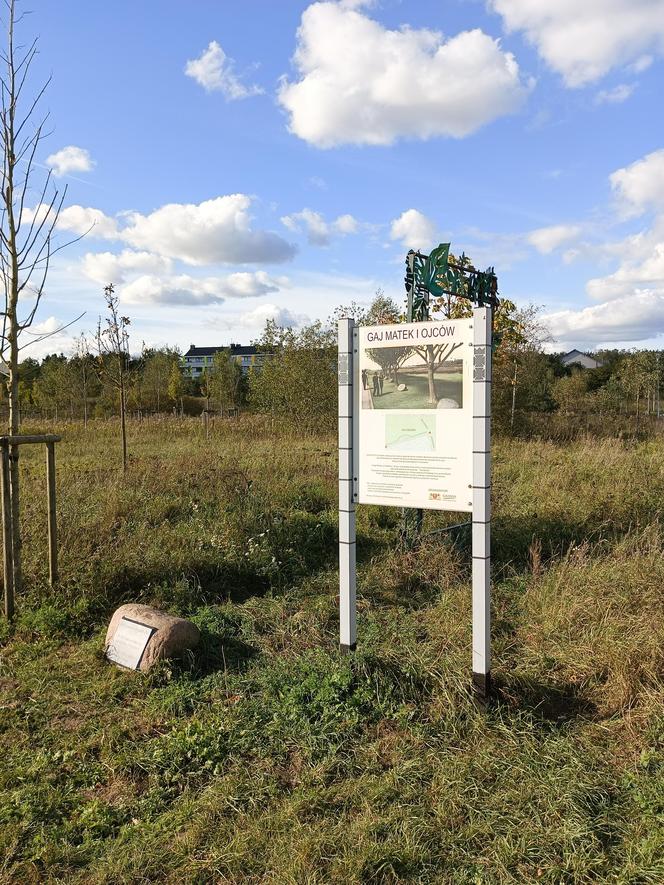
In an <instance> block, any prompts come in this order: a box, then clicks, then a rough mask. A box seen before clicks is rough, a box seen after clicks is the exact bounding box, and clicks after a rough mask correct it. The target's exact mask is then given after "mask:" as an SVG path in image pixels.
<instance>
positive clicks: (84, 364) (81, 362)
mask: <svg viewBox="0 0 664 885" xmlns="http://www.w3.org/2000/svg"><path fill="white" fill-rule="evenodd" d="M75 341H76V350H75V355H76V369H77V371H78V375H79V383H80V391H81V398H82V400H83V427H85V428H86V429H87V426H88V387H89V386H90V371H91V365H90V363H91V359H92V357H91V356H90V345H89V344H88V341H87V338H86V337H85V335H84V334H83V333H81V334H80V335H79V336H78V338H76V339H75Z"/></svg>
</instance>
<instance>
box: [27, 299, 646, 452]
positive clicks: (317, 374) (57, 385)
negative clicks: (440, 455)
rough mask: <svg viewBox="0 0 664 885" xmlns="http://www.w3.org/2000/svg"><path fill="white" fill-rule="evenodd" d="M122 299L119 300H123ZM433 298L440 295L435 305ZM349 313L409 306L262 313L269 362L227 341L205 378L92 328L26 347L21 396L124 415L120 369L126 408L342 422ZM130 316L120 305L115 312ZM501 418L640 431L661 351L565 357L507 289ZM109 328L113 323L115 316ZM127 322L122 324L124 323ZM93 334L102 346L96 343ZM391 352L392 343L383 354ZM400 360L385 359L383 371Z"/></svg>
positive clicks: (390, 316) (173, 351) (177, 358)
mask: <svg viewBox="0 0 664 885" xmlns="http://www.w3.org/2000/svg"><path fill="white" fill-rule="evenodd" d="M116 307H117V304H116ZM435 307H436V305H434V309H435ZM468 310H469V307H468V306H467V305H466V304H464V303H463V302H462V301H461V300H460V299H458V300H457V302H456V303H455V304H449V303H447V304H445V305H443V315H445V316H447V315H451V316H452V317H453V318H454V317H459V316H463V315H467V314H468ZM340 315H351V316H353V317H354V318H355V320H356V321H357V322H359V323H362V324H366V325H375V324H381V323H394V322H400V321H402V320H403V318H404V317H403V312H402V310H401V308H400V307H399V306H398V305H397V304H395V303H394V302H393V301H392V300H391V299H388V298H386V297H385V296H384V295H383V294H382V293H381V292H380V291H379V292H378V293H377V294H376V297H375V298H374V300H373V302H372V304H371V306H370V307H369V308H368V309H363V308H361V307H359V306H358V305H356V304H352V305H350V306H346V307H340V308H338V309H337V311H336V312H335V314H334V315H333V316H332V317H330V318H329V320H328V321H327V322H316V323H313V324H310V325H308V326H305V327H302V328H299V329H291V328H283V327H280V326H278V325H277V324H276V323H274V322H273V321H268V322H267V323H266V326H265V329H264V331H263V333H262V335H261V336H260V338H259V339H258V340H257V341H255V342H254V344H255V346H256V347H257V349H258V350H260V351H263V352H265V354H266V355H267V356H266V359H265V360H264V362H263V364H262V368H253V369H250V371H249V372H248V373H247V374H243V372H242V370H241V367H240V365H239V364H238V362H237V361H236V360H235V359H234V357H233V356H232V355H231V352H230V349H224V350H220V351H219V352H218V353H216V354H215V355H214V357H213V361H212V365H211V366H210V367H209V368H207V369H205V370H204V372H203V373H202V374H201V376H200V378H197V379H195V380H194V379H193V378H190V377H188V375H186V374H185V373H184V371H183V368H182V358H181V354H180V352H179V351H178V350H177V348H169V347H166V348H159V349H155V348H143V350H142V351H141V353H140V354H139V355H137V356H131V355H130V354H129V350H128V345H127V340H128V339H125V341H124V343H123V342H122V341H120V339H119V338H117V336H116V339H115V342H114V344H113V346H112V347H106V348H104V347H103V338H104V334H105V332H104V330H103V329H101V327H100V328H98V330H97V335H96V343H95V342H90V341H88V340H86V338H85V337H84V336H82V337H81V338H79V339H78V340H77V341H76V347H75V350H74V352H73V353H72V354H71V355H70V356H65V355H63V354H52V355H50V356H47V357H45V358H44V359H43V360H42V361H41V362H38V361H36V360H34V359H26V360H24V361H23V362H22V363H21V365H20V371H19V379H20V380H19V402H20V407H21V410H22V411H23V413H24V414H26V415H28V414H29V415H33V416H42V417H51V418H59V419H80V420H83V421H84V422H87V420H88V419H89V418H90V417H109V416H113V415H121V413H122V408H121V398H122V395H123V394H122V390H121V387H122V385H121V384H120V383H119V380H118V371H117V369H116V370H115V371H112V366H113V365H114V364H115V365H116V366H117V365H118V360H119V366H120V367H121V369H122V372H123V374H124V377H123V385H124V396H125V407H126V410H127V412H128V413H130V414H131V413H140V414H149V413H169V412H173V411H176V412H177V413H183V412H187V413H190V414H192V413H194V414H196V413H199V412H200V411H202V410H203V409H207V410H209V411H212V412H218V411H224V410H227V409H237V408H241V409H245V410H246V409H248V410H251V411H253V412H257V413H260V414H265V415H269V416H270V417H271V418H272V419H273V420H274V421H279V422H280V423H282V424H284V423H286V424H288V423H292V424H293V426H297V427H300V428H303V429H330V430H331V429H333V428H334V425H335V422H336V408H337V407H336V403H337V378H336V346H337V345H336V318H337V316H340ZM123 319H124V320H126V322H127V324H128V322H129V320H128V318H120V317H117V316H116V317H115V320H114V322H115V323H116V324H118V323H121V321H122V320H123ZM494 325H495V339H496V341H495V345H494V353H493V378H494V384H493V406H492V411H493V423H494V428H495V430H496V431H498V432H503V433H517V434H519V433H520V434H523V433H526V434H528V433H538V434H542V433H545V434H546V432H547V428H549V429H552V428H557V432H563V431H562V430H561V428H563V429H564V430H565V432H570V431H578V430H581V429H583V430H585V431H593V430H599V429H600V428H604V429H605V430H609V431H611V430H612V429H615V430H616V432H618V431H619V430H620V429H621V428H622V429H628V430H630V429H631V430H634V431H637V432H638V431H639V430H642V429H644V427H645V426H646V423H647V421H648V419H649V418H652V417H653V416H658V415H659V414H660V411H661V409H660V389H661V386H662V381H663V378H662V375H663V374H664V358H662V355H661V353H660V352H657V351H646V350H641V351H626V350H600V351H597V352H596V353H595V354H594V357H595V359H596V360H597V361H598V362H599V363H600V365H599V367H598V368H595V369H583V368H580V367H578V366H575V365H572V366H565V365H564V364H563V362H562V359H561V356H562V355H561V354H552V353H548V352H546V351H545V349H544V345H545V344H546V341H547V332H546V329H545V327H544V326H543V325H542V323H541V322H540V319H539V313H538V311H537V310H536V309H535V308H533V307H528V308H525V309H518V308H517V307H516V306H515V305H514V304H513V303H512V302H510V301H508V300H503V301H501V304H500V307H499V308H498V310H497V311H496V314H495V324H494ZM108 327H109V328H114V327H113V323H109V325H108ZM125 331H126V327H125ZM93 344H94V346H93ZM381 357H382V358H384V359H387V360H388V362H389V357H390V350H389V349H387V350H386V351H384V352H383V354H382V355H381ZM393 369H394V367H391V366H389V365H387V364H386V367H385V371H386V372H389V371H393Z"/></svg>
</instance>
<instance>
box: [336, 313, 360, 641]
mask: <svg viewBox="0 0 664 885" xmlns="http://www.w3.org/2000/svg"><path fill="white" fill-rule="evenodd" d="M354 328H355V323H354V322H353V320H350V319H345V318H344V319H340V320H339V325H338V334H339V368H338V377H339V620H340V639H339V644H340V648H341V650H342V651H346V652H348V651H352V650H353V649H354V648H355V643H356V641H357V618H356V611H355V606H356V603H355V595H356V594H355V561H356V557H355V498H354V494H353V485H354V474H353V469H354V464H353V432H354V428H353V406H354V386H355V385H354V380H355V372H354V371H353V337H354V335H353V332H354Z"/></svg>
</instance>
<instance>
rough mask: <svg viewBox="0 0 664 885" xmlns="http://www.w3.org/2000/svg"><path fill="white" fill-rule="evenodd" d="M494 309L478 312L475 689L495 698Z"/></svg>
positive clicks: (475, 359) (475, 313)
mask: <svg viewBox="0 0 664 885" xmlns="http://www.w3.org/2000/svg"><path fill="white" fill-rule="evenodd" d="M491 313H492V309H491V307H490V306H489V307H476V308H474V310H473V524H472V556H473V578H472V599H473V689H474V691H475V693H476V694H477V695H478V696H479V698H480V699H481V700H482V701H486V700H487V699H488V697H489V695H490V693H491V328H492V316H491Z"/></svg>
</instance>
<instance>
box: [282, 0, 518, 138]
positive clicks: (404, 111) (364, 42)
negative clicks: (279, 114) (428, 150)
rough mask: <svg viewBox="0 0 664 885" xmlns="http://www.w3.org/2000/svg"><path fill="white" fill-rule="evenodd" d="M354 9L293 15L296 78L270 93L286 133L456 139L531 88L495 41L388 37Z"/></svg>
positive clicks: (510, 107)
mask: <svg viewBox="0 0 664 885" xmlns="http://www.w3.org/2000/svg"><path fill="white" fill-rule="evenodd" d="M361 5H364V4H358V3H353V4H348V3H345V4H338V3H333V2H319V3H313V4H311V5H310V6H309V7H308V8H307V9H305V11H304V13H303V14H302V20H301V23H300V27H299V29H298V33H297V48H296V52H295V55H294V63H295V66H296V67H297V69H298V73H299V79H298V80H296V81H294V82H290V81H289V80H288V79H286V78H284V79H283V80H282V83H281V87H280V89H279V102H280V104H281V105H282V107H284V108H285V109H286V111H287V112H288V113H289V115H290V123H289V128H290V131H291V132H293V133H294V134H295V135H297V136H299V137H300V138H302V139H304V140H305V141H308V142H309V143H311V144H314V145H316V146H317V147H321V148H330V147H334V146H335V145H340V144H373V145H388V144H391V143H392V142H394V141H395V140H396V139H397V138H400V137H406V138H431V137H434V136H440V135H443V136H453V137H456V138H461V137H463V136H466V135H469V134H470V133H471V132H474V131H475V130H477V129H479V128H480V127H481V126H483V125H484V124H486V123H488V122H490V121H491V120H495V119H496V118H498V117H501V116H504V115H505V114H510V113H512V112H514V111H515V110H517V108H518V107H519V106H520V105H521V103H522V101H523V99H524V97H525V96H526V94H527V92H528V89H529V87H530V85H531V84H526V83H524V82H523V81H522V79H521V76H520V73H519V66H518V64H517V62H516V60H515V59H514V56H513V55H512V54H511V53H508V52H503V51H502V50H501V48H500V44H499V42H498V41H497V40H494V39H492V38H491V37H489V36H487V35H486V34H484V33H483V32H482V31H481V30H478V29H476V30H472V31H464V32H462V33H460V34H458V35H456V36H454V37H451V38H450V39H448V40H444V39H443V37H442V36H441V35H440V34H439V33H438V32H436V31H431V30H427V29H421V30H414V29H411V28H407V27H403V28H402V29H401V30H398V31H397V30H389V29H387V28H384V27H383V26H382V25H381V24H380V23H379V22H377V21H374V20H373V19H371V18H369V17H368V16H367V15H364V14H363V13H362V12H360V11H358V7H359V6H361Z"/></svg>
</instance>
